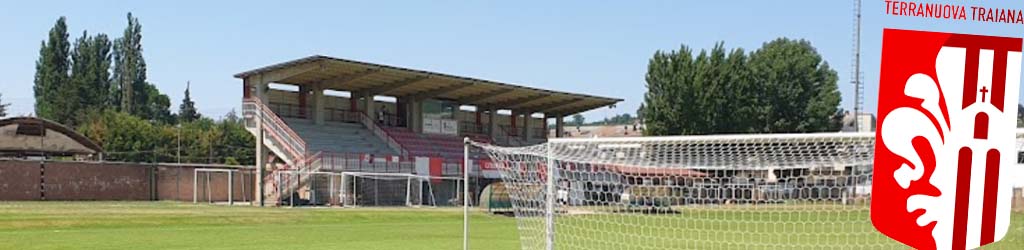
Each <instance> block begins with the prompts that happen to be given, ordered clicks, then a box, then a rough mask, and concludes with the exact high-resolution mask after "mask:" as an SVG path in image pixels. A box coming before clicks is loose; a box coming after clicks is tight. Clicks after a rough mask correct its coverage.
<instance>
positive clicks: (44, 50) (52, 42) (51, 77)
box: [32, 17, 77, 122]
mask: <svg viewBox="0 0 1024 250" xmlns="http://www.w3.org/2000/svg"><path fill="white" fill-rule="evenodd" d="M41 44H42V45H41V46H40V47H41V48H40V49H39V59H38V60H37V61H36V74H35V85H34V86H33V88H32V89H33V91H34V93H35V98H36V105H35V111H36V115H37V116H39V117H42V118H46V119H50V120H54V121H58V122H63V120H62V119H61V118H63V117H64V113H63V112H66V110H67V109H66V108H67V106H68V105H69V104H74V103H76V102H75V101H77V100H67V99H65V98H60V96H61V95H62V93H61V92H62V91H63V92H65V93H67V92H69V90H68V89H67V88H66V85H68V78H69V77H68V70H69V64H70V63H69V61H68V53H69V52H68V51H69V49H70V47H71V45H70V43H68V32H67V24H66V19H65V18H64V17H60V18H58V19H57V23H56V24H54V25H53V28H51V29H50V32H49V36H48V37H47V40H46V41H43V42H41Z"/></svg>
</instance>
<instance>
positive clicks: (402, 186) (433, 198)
mask: <svg viewBox="0 0 1024 250" xmlns="http://www.w3.org/2000/svg"><path fill="white" fill-rule="evenodd" d="M339 176H340V179H339V181H338V185H339V186H338V187H337V188H336V189H334V190H338V191H339V192H338V197H339V200H340V202H341V205H343V206H346V207H356V206H359V207H399V206H408V207H420V206H428V207H439V206H461V205H462V203H461V200H462V192H461V190H462V179H461V178H455V177H433V176H422V175H415V174H407V173H366V172H344V173H341V174H340V175H339Z"/></svg>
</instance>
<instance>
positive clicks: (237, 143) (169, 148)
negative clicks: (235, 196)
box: [78, 110, 256, 165]
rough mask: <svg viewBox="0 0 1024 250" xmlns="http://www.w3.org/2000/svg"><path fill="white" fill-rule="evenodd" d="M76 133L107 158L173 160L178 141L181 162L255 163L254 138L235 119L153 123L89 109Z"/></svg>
mask: <svg viewBox="0 0 1024 250" xmlns="http://www.w3.org/2000/svg"><path fill="white" fill-rule="evenodd" d="M78 131H79V133H81V134H82V135H85V136H86V137H89V138H90V139H92V140H93V141H95V142H97V143H98V144H100V145H101V146H102V147H103V149H104V151H105V153H106V154H105V155H106V158H107V160H111V161H126V162H175V161H177V160H178V150H179V148H178V145H179V144H178V142H179V140H180V142H181V144H180V145H181V148H180V150H181V158H180V159H181V162H185V163H222V162H230V163H233V164H248V165H251V164H254V163H255V154H254V152H253V149H252V145H253V144H254V143H255V141H256V140H255V138H253V136H252V135H251V134H249V132H248V131H246V130H245V126H244V124H243V123H242V122H241V121H240V120H238V121H233V120H227V119H225V120H222V121H213V120H211V119H208V118H200V119H198V120H195V121H193V122H189V123H182V124H180V126H176V125H172V124H161V123H153V122H150V121H147V120H145V119H142V118H140V117H137V116H133V115H130V114H128V113H124V112H119V111H114V110H105V111H95V112H90V115H89V116H88V119H85V120H84V121H83V124H82V125H81V126H79V127H78Z"/></svg>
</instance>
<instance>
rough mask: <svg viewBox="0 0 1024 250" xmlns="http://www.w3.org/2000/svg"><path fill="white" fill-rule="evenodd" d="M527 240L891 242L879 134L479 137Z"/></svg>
mask: <svg viewBox="0 0 1024 250" xmlns="http://www.w3.org/2000/svg"><path fill="white" fill-rule="evenodd" d="M472 146H473V147H477V148H480V149H482V151H483V152H484V153H485V154H486V155H487V156H489V157H490V159H491V161H492V163H493V165H494V167H495V168H496V169H497V170H498V172H500V174H501V179H502V181H503V183H504V184H505V186H506V188H507V190H508V194H509V197H510V199H511V201H512V204H513V212H514V214H515V216H516V220H517V226H518V231H519V235H520V240H521V243H522V248H523V249H792V248H844V249H887V248H897V249H898V248H900V247H901V245H900V244H898V243H896V242H894V241H891V240H889V239H888V238H886V237H885V236H884V235H881V234H879V233H877V232H876V231H875V230H874V228H873V227H872V225H871V222H870V218H869V209H870V196H871V193H870V188H869V187H870V184H871V183H870V181H871V175H872V173H873V171H872V161H873V158H874V157H873V154H874V134H867V133H816V134H765V135H721V136H673V137H630V138H587V139H562V138H559V139H551V140H549V141H548V142H547V143H545V144H539V145H534V146H528V147H516V148H510V147H499V146H494V145H488V144H481V143H475V142H473V143H472Z"/></svg>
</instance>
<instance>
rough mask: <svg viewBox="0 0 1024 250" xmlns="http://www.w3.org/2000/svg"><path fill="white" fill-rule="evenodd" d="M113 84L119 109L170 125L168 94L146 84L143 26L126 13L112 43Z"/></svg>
mask: <svg viewBox="0 0 1024 250" xmlns="http://www.w3.org/2000/svg"><path fill="white" fill-rule="evenodd" d="M114 61H115V62H116V65H115V66H114V80H113V81H114V82H113V84H112V86H113V88H117V89H116V90H114V92H116V93H120V94H119V95H113V96H112V97H113V98H112V99H113V100H112V101H116V103H119V105H118V106H119V107H120V110H121V111H123V112H126V113H129V114H132V115H135V116H138V117H141V118H143V119H145V120H148V121H151V122H161V123H172V122H174V117H173V116H172V115H171V111H170V107H171V102H170V99H169V98H168V97H167V95H164V94H161V93H160V90H158V89H157V88H156V86H154V85H153V84H150V83H149V82H147V81H146V60H145V59H144V58H143V56H142V25H141V24H139V19H138V18H136V17H134V16H132V14H131V13H128V27H126V28H125V29H124V36H123V37H121V38H118V39H117V40H115V41H114Z"/></svg>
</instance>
